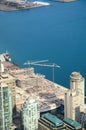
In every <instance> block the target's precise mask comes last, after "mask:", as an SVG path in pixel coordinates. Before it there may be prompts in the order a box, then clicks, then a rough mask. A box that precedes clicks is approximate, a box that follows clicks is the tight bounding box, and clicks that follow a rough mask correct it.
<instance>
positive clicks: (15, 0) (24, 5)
mask: <svg viewBox="0 0 86 130" xmlns="http://www.w3.org/2000/svg"><path fill="white" fill-rule="evenodd" d="M48 5H50V3H48V2H40V1H34V2H29V1H27V0H5V1H0V10H1V11H15V10H25V9H30V8H37V7H42V6H48Z"/></svg>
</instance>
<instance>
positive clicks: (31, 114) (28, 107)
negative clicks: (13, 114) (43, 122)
mask: <svg viewBox="0 0 86 130" xmlns="http://www.w3.org/2000/svg"><path fill="white" fill-rule="evenodd" d="M21 116H22V126H23V129H24V130H37V129H38V119H39V118H40V110H39V102H38V101H37V100H35V99H30V100H29V99H27V100H26V101H25V103H24V105H23V107H22V110H21Z"/></svg>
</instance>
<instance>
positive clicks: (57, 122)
mask: <svg viewBox="0 0 86 130" xmlns="http://www.w3.org/2000/svg"><path fill="white" fill-rule="evenodd" d="M42 117H44V118H45V119H47V120H49V121H50V122H52V123H53V124H54V125H56V126H58V125H60V124H63V121H62V120H60V119H59V118H57V117H56V116H54V115H52V114H50V113H46V114H43V115H42Z"/></svg>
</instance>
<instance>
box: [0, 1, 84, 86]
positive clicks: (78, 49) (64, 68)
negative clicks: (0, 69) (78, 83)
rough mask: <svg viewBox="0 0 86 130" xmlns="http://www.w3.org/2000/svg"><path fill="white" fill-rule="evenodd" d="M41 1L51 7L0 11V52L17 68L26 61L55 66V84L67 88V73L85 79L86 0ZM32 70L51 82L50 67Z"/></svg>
mask: <svg viewBox="0 0 86 130" xmlns="http://www.w3.org/2000/svg"><path fill="white" fill-rule="evenodd" d="M45 1H46V2H50V3H51V6H47V7H41V8H34V9H29V10H21V11H13V12H2V11H0V53H2V52H4V51H5V50H8V52H9V53H10V55H11V57H12V60H13V61H15V62H16V63H18V64H19V65H20V66H23V63H24V62H26V61H27V60H31V61H35V60H37V61H38V60H49V63H56V64H58V65H60V66H61V67H60V68H55V79H54V80H55V82H57V83H59V84H61V85H63V86H65V87H69V86H70V84H69V79H70V78H69V76H70V74H71V72H73V71H78V72H80V73H81V74H82V75H83V76H84V77H85V78H86V0H77V1H76V2H71V3H60V2H55V1H51V0H45ZM34 67H35V72H36V73H42V74H45V75H46V78H48V79H50V80H52V68H50V67H39V66H38V67H37V66H34Z"/></svg>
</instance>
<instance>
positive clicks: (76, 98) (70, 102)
mask: <svg viewBox="0 0 86 130" xmlns="http://www.w3.org/2000/svg"><path fill="white" fill-rule="evenodd" d="M84 86H85V82H84V78H83V77H82V76H81V74H80V73H78V72H73V73H72V74H71V75H70V90H68V91H67V92H66V93H65V103H64V105H65V118H71V119H73V120H76V121H78V122H80V116H81V112H84Z"/></svg>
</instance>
